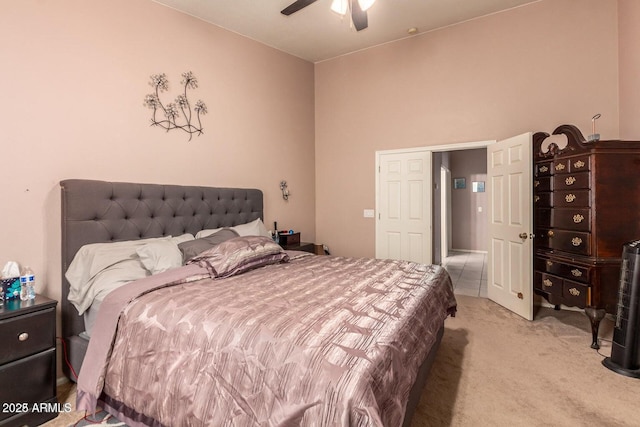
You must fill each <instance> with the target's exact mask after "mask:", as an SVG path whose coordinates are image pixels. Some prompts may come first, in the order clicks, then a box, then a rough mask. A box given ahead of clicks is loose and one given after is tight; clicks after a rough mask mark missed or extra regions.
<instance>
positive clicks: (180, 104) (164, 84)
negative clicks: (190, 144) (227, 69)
mask: <svg viewBox="0 0 640 427" xmlns="http://www.w3.org/2000/svg"><path fill="white" fill-rule="evenodd" d="M180 84H181V85H183V86H184V93H183V94H180V95H178V96H177V97H176V99H175V101H174V102H170V103H169V104H166V105H164V104H163V103H162V101H161V100H160V92H164V91H166V90H168V89H169V80H167V76H166V75H165V74H164V73H162V74H153V75H151V81H150V82H149V85H151V87H152V88H154V89H155V91H154V93H150V94H148V95H147V96H146V97H145V98H144V105H145V106H147V107H149V108H151V109H152V110H153V115H152V116H151V126H160V127H161V128H164V129H166V130H167V132H169V131H170V130H173V129H181V130H183V131H185V132H187V133H188V134H189V141H191V138H192V137H193V134H194V133H195V134H197V135H198V136H200V135H202V123H201V122H200V115H201V114H207V106H206V105H205V103H204V102H202V100H200V99H199V100H198V101H197V102H196V103H195V105H194V106H193V108H192V106H191V103H190V102H189V99H188V98H187V89H195V88H197V87H198V80H197V79H196V77H195V76H194V75H193V73H192V72H191V71H188V72H186V73H182V81H181V82H180ZM159 110H160V111H161V112H162V113H163V114H164V117H165V118H164V119H163V120H158V119H157V117H156V114H157V113H158V111H159ZM181 114H182V115H181ZM196 123H197V125H196Z"/></svg>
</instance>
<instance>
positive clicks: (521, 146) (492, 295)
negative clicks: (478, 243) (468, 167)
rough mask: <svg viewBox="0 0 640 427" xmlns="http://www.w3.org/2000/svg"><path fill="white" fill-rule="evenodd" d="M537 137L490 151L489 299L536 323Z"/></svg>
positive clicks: (491, 147) (519, 139)
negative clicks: (534, 162)
mask: <svg viewBox="0 0 640 427" xmlns="http://www.w3.org/2000/svg"><path fill="white" fill-rule="evenodd" d="M531 151H532V139H531V133H526V134H523V135H519V136H516V137H513V138H509V139H505V140H503V141H498V142H496V143H494V144H491V145H489V146H488V147H487V179H488V181H489V183H488V185H487V193H488V194H487V195H488V200H489V203H488V204H489V206H488V209H489V212H488V218H489V240H490V242H489V254H488V265H489V271H488V289H487V293H488V297H489V299H491V300H493V301H495V302H497V303H498V304H500V305H502V306H504V307H506V308H507V309H509V310H511V311H513V312H514V313H516V314H519V315H520V316H522V317H524V318H525V319H527V320H533V278H532V259H533V258H532V253H533V241H532V237H533V234H532V227H533V221H532V209H531V200H532V196H533V189H532V185H531V182H532V181H531V179H532V178H531V169H532V166H531V160H532V159H531Z"/></svg>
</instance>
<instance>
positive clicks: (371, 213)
mask: <svg viewBox="0 0 640 427" xmlns="http://www.w3.org/2000/svg"><path fill="white" fill-rule="evenodd" d="M375 216H376V212H375V211H374V210H373V209H365V210H364V217H365V218H375Z"/></svg>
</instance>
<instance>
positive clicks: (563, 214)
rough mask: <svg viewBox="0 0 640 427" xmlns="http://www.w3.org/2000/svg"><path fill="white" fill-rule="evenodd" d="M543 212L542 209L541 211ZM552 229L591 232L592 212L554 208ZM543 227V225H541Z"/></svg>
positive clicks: (586, 209) (588, 210)
mask: <svg viewBox="0 0 640 427" xmlns="http://www.w3.org/2000/svg"><path fill="white" fill-rule="evenodd" d="M541 210H542V209H541ZM550 223H551V228H563V229H566V230H576V231H590V230H591V210H590V209H588V208H585V209H569V208H554V209H551V220H550ZM540 225H541V226H542V225H543V224H540Z"/></svg>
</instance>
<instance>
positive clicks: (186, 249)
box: [178, 228, 238, 264]
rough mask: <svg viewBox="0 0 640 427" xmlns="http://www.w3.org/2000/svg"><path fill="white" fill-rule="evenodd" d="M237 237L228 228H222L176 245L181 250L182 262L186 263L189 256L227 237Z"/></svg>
mask: <svg viewBox="0 0 640 427" xmlns="http://www.w3.org/2000/svg"><path fill="white" fill-rule="evenodd" d="M234 237H238V233H237V232H236V231H235V230H232V229H230V228H223V229H222V230H220V231H216V232H215V233H213V234H211V235H209V236H207V237H202V238H200V239H195V240H189V241H188V242H182V243H180V244H179V245H178V248H179V249H180V252H182V263H183V264H184V263H186V262H187V261H189V260H190V259H191V258H193V257H195V256H197V255H200V254H201V253H202V252H204V251H206V250H209V249H211V248H213V247H214V246H217V245H219V244H220V243H222V242H226V241H227V240H229V239H233V238H234Z"/></svg>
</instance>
